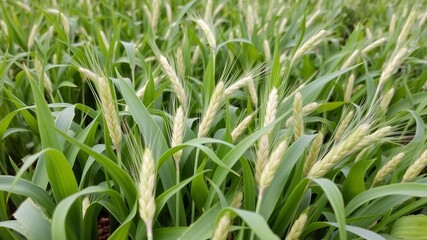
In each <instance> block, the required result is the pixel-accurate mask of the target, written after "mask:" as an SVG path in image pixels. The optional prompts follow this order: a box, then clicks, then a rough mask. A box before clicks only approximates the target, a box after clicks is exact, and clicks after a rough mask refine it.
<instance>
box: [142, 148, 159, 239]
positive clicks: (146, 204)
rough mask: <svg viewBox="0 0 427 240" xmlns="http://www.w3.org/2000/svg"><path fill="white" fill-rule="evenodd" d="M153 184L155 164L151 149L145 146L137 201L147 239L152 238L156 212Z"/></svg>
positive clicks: (154, 180) (154, 181)
mask: <svg viewBox="0 0 427 240" xmlns="http://www.w3.org/2000/svg"><path fill="white" fill-rule="evenodd" d="M155 186H156V165H155V163H154V159H153V154H152V152H151V150H150V149H148V148H147V149H146V150H145V151H144V153H143V155H142V162H141V166H140V171H139V183H138V193H139V197H138V202H139V215H140V217H141V218H142V220H144V222H145V225H146V228H147V238H148V239H153V219H154V214H155V212H156V203H155V196H154V194H155Z"/></svg>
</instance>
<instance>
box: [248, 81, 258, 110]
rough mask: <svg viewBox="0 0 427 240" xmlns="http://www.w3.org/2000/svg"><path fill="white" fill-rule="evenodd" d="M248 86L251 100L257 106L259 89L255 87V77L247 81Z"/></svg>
mask: <svg viewBox="0 0 427 240" xmlns="http://www.w3.org/2000/svg"><path fill="white" fill-rule="evenodd" d="M246 87H247V88H248V92H249V97H250V98H251V101H252V103H253V104H254V106H255V108H256V107H257V106H258V95H257V91H256V88H255V83H254V81H253V79H252V80H251V81H248V82H247V85H246Z"/></svg>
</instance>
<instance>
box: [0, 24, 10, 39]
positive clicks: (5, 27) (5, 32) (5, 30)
mask: <svg viewBox="0 0 427 240" xmlns="http://www.w3.org/2000/svg"><path fill="white" fill-rule="evenodd" d="M0 26H1V29H2V30H3V33H4V35H5V36H6V37H7V36H9V30H8V29H7V25H6V23H5V22H4V21H3V20H0Z"/></svg>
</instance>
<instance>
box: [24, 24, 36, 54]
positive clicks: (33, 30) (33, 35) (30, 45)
mask: <svg viewBox="0 0 427 240" xmlns="http://www.w3.org/2000/svg"><path fill="white" fill-rule="evenodd" d="M38 30H39V27H38V25H37V24H34V26H33V27H32V28H31V32H30V36H29V37H28V43H27V47H28V50H31V48H33V45H34V39H35V38H36V35H37V31H38Z"/></svg>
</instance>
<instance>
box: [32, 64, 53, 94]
mask: <svg viewBox="0 0 427 240" xmlns="http://www.w3.org/2000/svg"><path fill="white" fill-rule="evenodd" d="M34 68H35V69H36V73H37V76H38V77H43V83H44V88H45V89H46V91H47V92H49V93H52V81H50V78H49V76H48V75H47V71H45V70H44V69H43V64H42V62H41V61H40V60H39V59H38V58H36V59H35V61H34Z"/></svg>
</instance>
